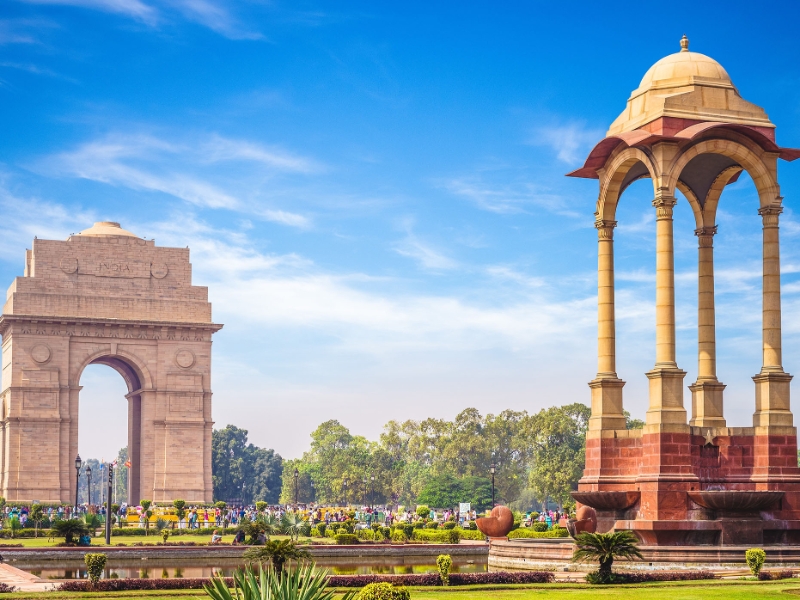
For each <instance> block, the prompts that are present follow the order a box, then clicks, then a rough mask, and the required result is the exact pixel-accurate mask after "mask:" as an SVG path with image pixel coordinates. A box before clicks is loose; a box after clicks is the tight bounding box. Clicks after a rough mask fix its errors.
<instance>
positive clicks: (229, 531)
mask: <svg viewBox="0 0 800 600" xmlns="http://www.w3.org/2000/svg"><path fill="white" fill-rule="evenodd" d="M238 530H239V528H238V527H201V528H200V529H170V530H169V536H170V537H173V536H176V535H209V536H210V535H211V534H212V533H214V531H219V532H220V533H221V534H222V535H233V534H235V533H236V532H237V531H238ZM41 535H42V532H41V531H40V532H39V536H41ZM111 535H112V536H120V535H123V536H134V537H136V536H142V537H144V536H148V537H149V536H155V535H159V533H158V531H156V528H155V527H153V526H151V527H150V531H149V532H148V531H147V530H145V529H142V528H140V527H112V528H111Z"/></svg>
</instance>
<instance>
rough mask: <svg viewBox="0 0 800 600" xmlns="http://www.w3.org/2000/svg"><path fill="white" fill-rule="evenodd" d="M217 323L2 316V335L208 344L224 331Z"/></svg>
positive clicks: (0, 326)
mask: <svg viewBox="0 0 800 600" xmlns="http://www.w3.org/2000/svg"><path fill="white" fill-rule="evenodd" d="M222 327H223V326H222V325H220V324H217V323H176V322H165V321H161V322H159V321H126V320H118V319H86V318H54V317H37V316H28V315H25V316H22V315H0V335H7V334H9V333H12V334H13V333H18V334H25V335H46V336H66V337H78V338H118V339H132V340H135V339H140V340H176V341H187V342H191V341H195V342H209V341H211V336H212V334H214V333H216V332H217V331H219V330H220V329H222Z"/></svg>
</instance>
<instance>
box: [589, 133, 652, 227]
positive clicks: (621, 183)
mask: <svg viewBox="0 0 800 600" xmlns="http://www.w3.org/2000/svg"><path fill="white" fill-rule="evenodd" d="M648 163H649V158H648V157H647V155H645V154H644V152H642V151H641V150H639V149H637V148H626V149H624V150H622V151H621V152H619V154H617V155H616V156H615V157H614V158H613V159H612V160H611V162H610V164H609V167H608V170H609V172H610V173H611V176H610V177H608V178H607V179H606V180H605V183H604V185H603V187H602V189H601V190H600V197H599V199H598V201H597V218H598V219H602V220H606V221H615V220H617V218H616V212H617V205H618V204H619V200H620V198H621V197H622V194H623V193H625V190H626V189H628V188H629V187H630V186H631V185H632V184H633V183H634V182H636V181H639V180H641V179H651V180H652V178H653V173H652V171H651V169H650V167H649V165H648ZM651 199H652V184H651Z"/></svg>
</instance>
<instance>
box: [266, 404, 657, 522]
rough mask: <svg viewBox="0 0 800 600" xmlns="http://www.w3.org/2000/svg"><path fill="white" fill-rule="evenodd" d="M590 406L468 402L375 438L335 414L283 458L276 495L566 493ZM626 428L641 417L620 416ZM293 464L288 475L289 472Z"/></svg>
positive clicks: (538, 498)
mask: <svg viewBox="0 0 800 600" xmlns="http://www.w3.org/2000/svg"><path fill="white" fill-rule="evenodd" d="M589 416H590V409H589V408H588V407H587V406H585V405H583V404H580V403H574V404H569V405H566V406H555V407H551V408H546V409H543V410H541V411H539V412H537V413H535V414H529V413H527V412H526V411H512V410H506V411H503V412H501V413H499V414H497V415H493V414H488V415H485V416H483V415H481V413H480V412H479V411H478V410H477V409H474V408H468V409H466V410H464V411H462V412H460V413H459V414H458V415H456V417H455V418H454V419H453V420H446V419H425V420H422V421H414V420H408V421H403V422H400V421H389V422H388V423H387V424H386V425H385V426H384V430H383V433H382V434H381V435H380V439H379V440H378V441H370V440H367V439H366V438H364V437H362V436H358V435H352V434H351V433H350V431H349V430H348V429H347V427H345V426H344V425H342V424H341V423H340V422H339V421H336V420H331V421H326V422H325V423H322V424H321V425H320V426H319V427H317V429H316V430H315V431H314V432H313V433H312V434H311V445H310V448H309V450H307V451H306V452H305V453H304V454H303V456H302V457H301V458H299V459H296V460H287V461H284V464H283V475H282V487H281V494H280V501H281V502H282V503H292V502H294V500H295V497H297V500H298V501H299V502H301V503H305V502H311V501H314V502H318V503H325V504H334V503H341V502H344V501H345V500H347V501H349V502H351V503H359V504H362V503H363V504H402V505H406V506H410V505H414V504H417V503H419V504H423V503H424V504H427V505H430V506H437V507H449V506H454V505H455V504H456V503H457V502H470V503H471V504H472V505H473V508H478V509H479V510H480V509H483V508H488V507H489V506H491V478H492V472H491V471H492V470H493V471H494V483H495V486H494V487H495V500H496V501H497V502H502V503H505V504H510V505H514V506H515V508H520V509H529V508H534V507H535V506H536V505H538V506H541V503H542V502H545V501H547V500H548V499H549V500H551V501H553V502H555V503H557V504H559V505H563V503H564V502H568V501H569V500H570V496H569V492H570V491H571V490H574V489H576V486H577V482H578V479H580V477H581V475H582V473H583V467H584V457H585V443H586V430H587V428H588V422H589ZM629 424H630V426H631V427H634V426H641V422H637V421H630V419H629ZM295 471H296V472H297V476H296V477H295Z"/></svg>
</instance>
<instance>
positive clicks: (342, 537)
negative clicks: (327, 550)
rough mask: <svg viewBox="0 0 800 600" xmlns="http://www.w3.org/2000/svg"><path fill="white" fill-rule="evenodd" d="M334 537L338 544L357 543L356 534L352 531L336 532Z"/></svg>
mask: <svg viewBox="0 0 800 600" xmlns="http://www.w3.org/2000/svg"><path fill="white" fill-rule="evenodd" d="M334 539H335V540H336V543H337V544H339V545H340V546H349V545H352V544H357V543H358V536H357V535H355V534H354V533H337V534H336V537H335V538H334Z"/></svg>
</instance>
